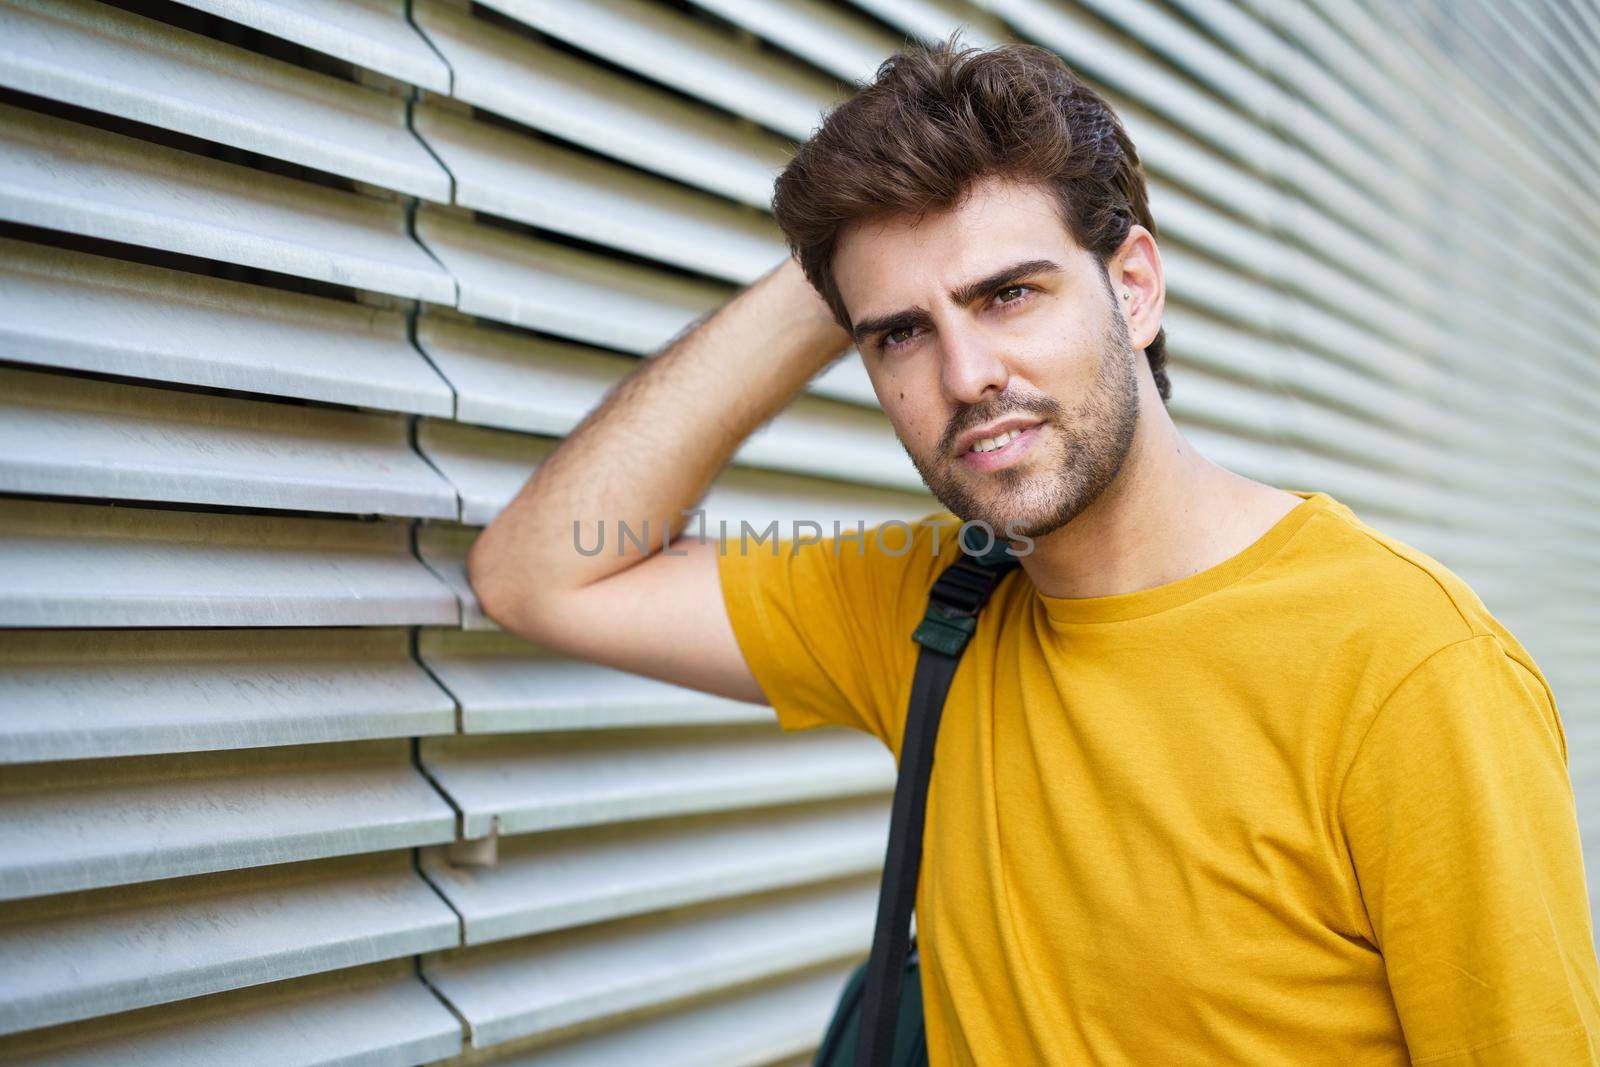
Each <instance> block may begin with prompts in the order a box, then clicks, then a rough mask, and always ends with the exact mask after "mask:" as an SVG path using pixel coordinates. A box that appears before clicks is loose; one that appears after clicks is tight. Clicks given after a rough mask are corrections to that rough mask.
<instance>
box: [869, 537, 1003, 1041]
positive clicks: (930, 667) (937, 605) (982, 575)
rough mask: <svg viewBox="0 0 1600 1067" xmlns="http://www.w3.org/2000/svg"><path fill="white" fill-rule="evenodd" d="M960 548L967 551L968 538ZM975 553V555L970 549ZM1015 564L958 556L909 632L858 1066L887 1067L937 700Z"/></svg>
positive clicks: (998, 552)
mask: <svg viewBox="0 0 1600 1067" xmlns="http://www.w3.org/2000/svg"><path fill="white" fill-rule="evenodd" d="M974 532H982V531H981V528H979V527H976V526H971V527H967V528H966V530H964V531H963V535H964V543H965V544H966V545H967V547H968V548H969V549H972V546H973V540H972V538H971V537H970V536H967V535H970V534H972V533H974ZM973 551H974V552H975V550H973ZM1016 566H1017V559H1016V557H1015V556H1014V555H1012V554H1011V552H1010V548H1009V545H1008V544H1007V543H1006V542H1005V541H1003V540H998V539H992V538H991V542H990V549H989V551H988V552H987V553H985V554H983V555H981V556H980V555H976V554H970V555H969V554H968V552H965V551H964V552H961V553H960V554H959V555H958V556H957V557H956V561H955V562H954V563H952V564H950V566H949V567H947V568H945V571H944V573H943V574H941V575H940V576H939V580H938V581H936V582H934V583H933V588H932V589H931V590H930V591H929V593H928V610H927V613H926V614H925V615H924V616H923V619H922V622H921V623H920V624H919V625H918V626H917V629H916V631H915V632H914V633H913V634H912V640H914V641H916V642H917V643H918V644H919V645H921V648H920V649H919V650H918V654H917V670H916V674H915V675H914V676H913V677H912V682H911V701H910V706H909V707H908V708H907V709H906V724H905V735H904V737H902V738H901V741H900V771H899V777H898V778H897V779H896V781H895V787H894V807H893V809H892V812H891V815H890V818H889V848H888V852H887V854H886V856H885V858H884V863H883V881H882V884H881V885H880V886H879V889H878V924H877V928H876V930H875V931H874V933H873V938H872V954H871V956H870V957H869V958H868V961H867V983H866V991H865V992H864V993H863V995H862V1001H861V1031H860V1033H859V1034H858V1036H857V1044H856V1059H855V1062H856V1064H858V1065H859V1067H889V1064H890V1063H891V1062H892V1057H893V1055H894V1038H895V1024H896V1021H897V1019H898V1017H899V1014H900V979H901V974H902V969H903V964H904V961H905V958H906V949H907V943H908V941H909V939H910V932H911V931H910V927H911V911H912V907H913V905H914V903H915V901H916V894H917V873H918V871H919V870H920V868H921V864H922V823H923V817H924V816H925V815H926V814H927V808H928V780H929V777H930V775H931V774H932V771H933V749H934V743H935V741H936V740H937V739H938V736H939V718H940V715H941V714H942V713H943V711H944V700H945V694H947V693H948V692H949V691H950V682H951V681H952V680H953V679H954V678H955V674H956V666H957V664H959V663H960V662H961V653H962V652H964V651H965V650H966V646H967V639H968V638H969V637H971V636H972V634H973V633H974V632H975V631H976V630H977V628H978V612H979V611H980V610H982V608H983V605H984V604H985V603H986V602H987V601H988V599H989V594H990V593H991V592H993V591H994V587H995V585H996V584H998V583H999V581H1000V579H1001V578H1002V577H1004V576H1005V575H1006V574H1007V573H1008V572H1009V571H1011V569H1012V568H1014V567H1016Z"/></svg>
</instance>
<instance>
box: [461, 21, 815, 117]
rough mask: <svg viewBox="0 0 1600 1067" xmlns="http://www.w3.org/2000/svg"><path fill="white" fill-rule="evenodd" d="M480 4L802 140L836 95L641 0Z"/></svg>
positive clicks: (805, 75) (771, 58)
mask: <svg viewBox="0 0 1600 1067" xmlns="http://www.w3.org/2000/svg"><path fill="white" fill-rule="evenodd" d="M487 6H488V7H491V8H494V9H496V10H498V11H501V12H503V13H504V14H506V15H509V16H511V17H512V18H515V19H518V20H520V21H522V22H525V23H527V24H528V25H530V26H532V27H533V28H534V29H537V30H539V31H540V32H541V33H545V34H548V35H550V36H551V37H555V38H558V39H560V40H564V41H566V42H567V43H569V44H571V45H574V46H576V47H578V48H582V49H584V50H585V51H588V52H591V53H593V54H595V55H598V56H604V57H605V58H606V59H607V60H608V61H610V62H612V63H615V64H617V65H618V66H622V67H626V68H628V69H629V70H633V71H637V72H638V73H640V74H642V75H644V76H645V77H648V78H650V79H652V80H654V81H658V82H661V83H663V84H665V85H670V86H672V87H673V88H674V89H677V90H679V91H681V92H684V93H687V94H688V95H690V96H694V97H699V98H700V99H702V100H706V101H708V102H710V103H713V104H716V105H718V106H720V107H723V108H726V109H727V110H729V111H732V112H734V113H735V114H740V115H744V116H745V117H747V118H750V119H753V120H755V121H756V122H759V123H761V124H762V125H763V126H766V127H768V128H770V129H773V130H777V131H779V132H780V133H784V134H787V135H788V136H790V137H793V138H795V139H796V140H803V139H804V138H805V137H807V136H808V135H809V134H810V133H811V131H812V130H813V129H814V128H815V127H816V125H817V123H818V121H819V120H820V118H821V115H822V112H823V111H824V110H826V109H827V107H828V105H829V104H830V103H832V102H833V101H834V100H835V99H837V98H838V97H839V96H840V92H841V90H840V87H839V86H838V84H837V83H836V82H835V81H834V80H833V79H831V78H827V77H824V76H822V75H821V74H820V73H818V72H817V71H815V70H814V69H812V68H809V67H807V66H805V65H803V64H800V63H795V62H793V61H792V60H789V59H788V58H787V57H786V56H784V55H782V54H781V53H779V54H773V53H765V54H764V53H762V52H760V51H757V50H756V49H753V48H749V47H745V46H742V45H741V44H740V42H739V41H738V39H737V37H735V36H734V35H732V34H729V33H727V32H726V31H723V30H721V28H720V27H716V26H712V25H707V24H706V23H705V22H704V21H702V20H699V19H692V18H687V17H685V16H683V15H680V14H678V13H677V12H674V11H672V10H670V9H668V8H663V7H661V6H660V5H656V4H649V3H644V2H642V0H487Z"/></svg>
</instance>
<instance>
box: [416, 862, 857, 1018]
mask: <svg viewBox="0 0 1600 1067" xmlns="http://www.w3.org/2000/svg"><path fill="white" fill-rule="evenodd" d="M876 897H877V885H876V879H875V878H873V879H859V878H858V879H851V880H848V881H843V882H838V883H834V884H832V885H829V886H827V887H824V888H820V889H809V888H808V889H805V890H798V891H797V890H783V891H779V892H776V893H769V894H761V895H758V896H752V897H749V898H746V899H743V900H739V901H735V902H729V903H717V904H709V905H697V906H695V907H692V908H684V909H681V910H678V911H673V912H667V913H663V914H661V915H646V916H639V917H635V918H628V919H619V920H616V921H614V922H611V923H607V924H606V925H604V926H602V927H598V928H590V929H581V930H572V931H562V932H559V933H552V934H539V935H535V936H534V937H530V938H519V939H517V940H515V941H503V942H499V943H497V944H494V945H488V946H481V947H477V948H470V949H460V950H457V951H454V952H449V953H445V954H443V955H440V956H434V957H430V958H428V959H425V960H424V961H423V973H424V974H425V975H427V978H428V981H429V983H430V984H432V986H433V987H434V988H435V989H437V990H438V991H439V992H440V993H441V994H443V995H444V997H445V999H446V1000H448V1001H449V1002H450V1004H451V1005H452V1006H453V1007H454V1008H455V1009H456V1011H458V1012H460V1013H461V1015H462V1017H463V1018H465V1019H466V1022H467V1026H468V1028H469V1031H470V1039H471V1043H472V1045H473V1047H475V1048H484V1047H487V1046H490V1045H495V1044H499V1043H500V1042H502V1041H509V1040H512V1039H514V1038H519V1037H526V1036H528V1035H530V1034H536V1033H541V1032H549V1031H556V1030H559V1029H561V1028H563V1027H568V1026H573V1025H575V1024H578V1023H583V1022H589V1021H591V1020H596V1019H601V1018H605V1017H607V1016H612V1015H620V1014H622V1013H624V1012H628V1011H636V1010H638V1009H640V1008H645V1007H651V1006H655V1005H659V1004H665V1003H670V1002H671V1001H673V1000H677V999H681V998H685V997H689V996H693V995H695V994H698V993H706V992H710V991H712V990H716V989H725V988H728V987H730V986H736V985H738V984H740V983H744V982H751V981H755V980H758V979H762V978H769V977H773V976H775V975H779V974H783V973H784V972H785V971H790V970H798V969H800V968H803V967H808V966H814V965H817V964H820V963H824V962H827V961H829V960H835V959H840V958H844V957H850V956H854V955H856V954H858V953H860V952H861V951H863V950H865V948H866V947H867V945H868V943H869V942H870V941H871V939H872V912H873V903H874V901H875V899H876Z"/></svg>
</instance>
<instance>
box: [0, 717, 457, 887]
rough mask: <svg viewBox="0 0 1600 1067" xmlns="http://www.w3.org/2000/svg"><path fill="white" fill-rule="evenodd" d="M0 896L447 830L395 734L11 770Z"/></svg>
mask: <svg viewBox="0 0 1600 1067" xmlns="http://www.w3.org/2000/svg"><path fill="white" fill-rule="evenodd" d="M0 812H3V818H0V900H11V899H16V898H19V897H35V896H40V895H43V894H46V893H66V892H70V891H72V890H77V889H93V888H97V887H100V886H108V885H125V884H128V883H130V882H147V881H152V880H154V879H157V878H176V877H179V876H182V875H189V874H203V873H207V872H210V871H220V870H232V869H235V868H238V867H258V866H262V865H264V864H270V863H288V862H292V861H295V860H307V859H321V858H323V857H325V856H345V855H350V854H352V853H357V852H378V851H384V850H388V849H396V848H408V847H414V846H417V845H431V844H437V843H439V842H441V841H449V840H451V839H452V838H453V837H454V834H455V816H454V813H453V812H452V811H451V810H450V806H449V805H448V804H446V803H445V802H444V801H443V800H442V799H440V797H439V795H438V794H437V793H435V792H434V791H433V789H431V788H430V787H429V786H428V784H427V782H426V781H424V780H423V778H422V776H421V775H420V774H418V773H417V770H416V768H415V767H414V766H413V765H412V763H411V746H410V744H409V743H408V742H406V741H404V740H391V741H354V742H347V743H345V744H339V745H307V746H291V747H287V748H271V749H258V750H252V751H247V752H202V753H186V754H183V755H162V756H136V757H129V758H126V759H114V760H108V759H97V760H74V761H71V762H67V763H41V764H34V765H31V766H27V767H12V768H11V769H10V770H8V771H7V772H6V780H5V785H4V787H3V788H0Z"/></svg>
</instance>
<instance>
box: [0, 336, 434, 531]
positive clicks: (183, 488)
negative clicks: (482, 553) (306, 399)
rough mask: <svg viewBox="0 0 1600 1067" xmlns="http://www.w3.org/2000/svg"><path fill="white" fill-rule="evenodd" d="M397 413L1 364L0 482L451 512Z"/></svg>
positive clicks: (26, 489)
mask: <svg viewBox="0 0 1600 1067" xmlns="http://www.w3.org/2000/svg"><path fill="white" fill-rule="evenodd" d="M406 429H407V428H406V424H405V422H404V420H402V419H401V418H400V417H398V416H395V415H365V414H358V413H355V412H349V411H335V410H331V409H326V408H314V407H306V406H304V405H299V404H293V405H291V404H273V403H265V402H259V401H254V400H239V399H235V398H233V397H216V396H204V395H201V394H198V393H188V392H176V391H173V390H170V389H150V388H144V387H141V386H133V385H127V384H125V383H123V382H113V381H95V380H93V379H89V378H80V377H66V376H62V375H57V374H44V373H40V372H38V371H31V370H15V369H11V368H3V367H0V457H3V458H0V490H6V491H8V492H15V493H61V494H70V495H72V496H102V497H112V498H116V499H122V500H171V501H179V500H182V501H189V502H192V503H197V504H239V505H244V506H247V507H257V508H295V509H301V510H306V511H337V512H346V513H370V514H380V515H426V516H434V517H439V518H445V517H451V518H453V517H454V516H455V514H456V510H457V509H456V494H455V490H453V489H452V488H451V487H450V486H449V485H448V484H447V483H446V482H445V481H444V479H442V478H440V477H439V475H438V474H437V473H436V472H435V471H434V470H433V468H432V467H430V466H429V465H428V464H427V462H426V461H425V460H423V459H422V457H421V456H418V455H417V454H416V452H415V451H413V450H412V449H411V448H410V446H409V444H408V442H407V437H406Z"/></svg>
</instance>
